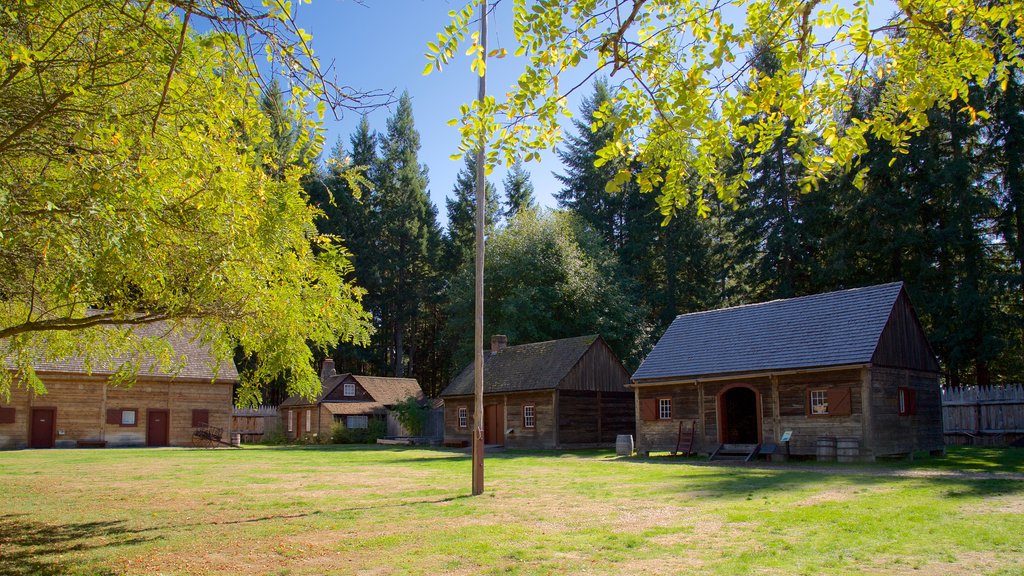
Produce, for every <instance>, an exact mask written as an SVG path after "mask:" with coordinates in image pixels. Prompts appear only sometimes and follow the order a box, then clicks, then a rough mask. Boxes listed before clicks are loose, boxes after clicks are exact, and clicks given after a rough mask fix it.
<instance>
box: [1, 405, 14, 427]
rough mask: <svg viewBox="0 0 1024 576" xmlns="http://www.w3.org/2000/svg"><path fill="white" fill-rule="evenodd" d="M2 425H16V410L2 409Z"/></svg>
mask: <svg viewBox="0 0 1024 576" xmlns="http://www.w3.org/2000/svg"><path fill="white" fill-rule="evenodd" d="M0 424H14V408H8V407H4V408H0Z"/></svg>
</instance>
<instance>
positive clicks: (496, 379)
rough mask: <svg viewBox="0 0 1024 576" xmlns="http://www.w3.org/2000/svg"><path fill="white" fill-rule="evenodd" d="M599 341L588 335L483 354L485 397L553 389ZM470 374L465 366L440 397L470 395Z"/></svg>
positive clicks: (594, 335) (593, 335)
mask: <svg viewBox="0 0 1024 576" xmlns="http://www.w3.org/2000/svg"><path fill="white" fill-rule="evenodd" d="M598 338H600V336H598V335H596V334H591V335H589V336H578V337H576V338H563V339H562V340H549V341H547V342H535V343H533V344H520V345H519V346H509V347H508V348H505V349H504V350H502V351H501V352H498V353H496V354H494V353H491V352H484V394H501V393H506V392H524V391H529V390H553V389H555V388H556V387H558V384H559V383H560V382H561V381H562V379H563V378H565V376H566V375H567V374H568V373H569V371H570V370H572V368H573V366H575V365H576V363H577V362H579V360H580V358H581V357H582V356H583V354H584V353H586V351H587V350H589V349H590V347H591V346H593V345H594V342H596V341H597V339H598ZM473 374H474V370H473V364H470V365H469V366H466V368H465V369H464V370H463V371H462V372H460V373H459V375H458V376H456V377H455V378H454V379H453V380H452V382H451V384H449V385H448V387H447V388H445V389H444V392H441V396H442V397H446V396H467V395H471V394H473Z"/></svg>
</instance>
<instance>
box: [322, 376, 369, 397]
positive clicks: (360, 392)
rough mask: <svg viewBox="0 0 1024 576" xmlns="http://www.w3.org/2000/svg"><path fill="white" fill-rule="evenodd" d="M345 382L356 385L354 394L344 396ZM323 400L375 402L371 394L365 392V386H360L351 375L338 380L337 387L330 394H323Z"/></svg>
mask: <svg viewBox="0 0 1024 576" xmlns="http://www.w3.org/2000/svg"><path fill="white" fill-rule="evenodd" d="M346 383H350V384H354V385H355V387H356V389H355V392H356V394H355V396H345V384H346ZM324 400H330V401H332V402H333V401H342V402H376V400H374V398H373V396H371V395H370V393H369V392H367V391H366V389H365V388H363V387H362V386H360V385H359V382H356V379H355V378H353V377H352V376H351V375H349V376H348V377H346V378H345V379H344V380H342V381H341V382H339V383H338V387H337V388H335V389H334V390H332V391H331V393H330V394H328V395H327V396H325V397H324Z"/></svg>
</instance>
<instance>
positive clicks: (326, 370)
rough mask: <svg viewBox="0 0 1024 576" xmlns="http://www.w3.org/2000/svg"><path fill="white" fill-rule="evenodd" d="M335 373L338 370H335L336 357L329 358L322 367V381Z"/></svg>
mask: <svg viewBox="0 0 1024 576" xmlns="http://www.w3.org/2000/svg"><path fill="white" fill-rule="evenodd" d="M335 375H337V372H335V371H334V359H333V358H327V359H326V360H324V363H323V365H322V366H321V367H320V381H321V382H323V381H325V380H327V379H328V378H330V377H331V376H335Z"/></svg>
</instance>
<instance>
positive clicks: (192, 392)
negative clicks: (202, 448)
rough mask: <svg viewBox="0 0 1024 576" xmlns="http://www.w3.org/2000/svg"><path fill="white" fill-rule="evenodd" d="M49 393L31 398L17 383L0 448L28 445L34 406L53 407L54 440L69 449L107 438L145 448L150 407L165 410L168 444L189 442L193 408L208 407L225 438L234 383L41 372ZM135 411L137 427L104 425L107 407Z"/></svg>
mask: <svg viewBox="0 0 1024 576" xmlns="http://www.w3.org/2000/svg"><path fill="white" fill-rule="evenodd" d="M41 377H42V379H43V382H44V383H45V385H46V388H47V393H46V394H45V395H42V396H35V397H33V396H31V395H29V394H28V393H27V392H25V391H24V390H23V389H20V388H18V387H17V384H16V385H15V387H14V389H13V390H12V396H11V403H10V404H5V405H4V406H9V407H12V408H14V410H15V421H14V423H12V424H0V448H23V447H25V446H27V445H28V435H29V428H28V415H29V412H30V410H31V408H32V407H33V406H38V407H53V408H56V410H57V415H56V428H57V436H56V444H55V446H56V447H58V448H71V447H75V446H77V445H78V442H79V441H83V442H95V441H105V442H106V443H107V445H108V446H145V444H146V425H147V420H146V418H147V411H148V410H151V409H153V410H168V411H169V415H170V427H169V432H170V438H169V439H170V444H171V445H172V446H189V445H191V443H192V410H193V409H197V410H208V411H209V412H208V414H209V420H210V422H209V423H210V425H211V426H217V427H220V428H223V429H224V431H225V438H224V439H225V440H228V439H229V434H230V430H231V400H232V383H230V382H228V383H216V384H211V383H209V382H188V381H177V380H175V381H168V380H163V379H146V378H140V379H139V380H138V381H137V382H136V383H135V384H134V385H133V386H132V387H130V388H122V387H115V386H111V385H108V384H107V383H106V379H105V378H104V377H102V376H86V375H78V374H43V375H41ZM125 409H131V410H135V425H134V426H121V425H120V423H116V424H114V423H111V424H108V423H107V411H108V410H125Z"/></svg>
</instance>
